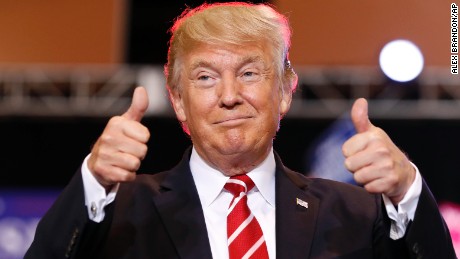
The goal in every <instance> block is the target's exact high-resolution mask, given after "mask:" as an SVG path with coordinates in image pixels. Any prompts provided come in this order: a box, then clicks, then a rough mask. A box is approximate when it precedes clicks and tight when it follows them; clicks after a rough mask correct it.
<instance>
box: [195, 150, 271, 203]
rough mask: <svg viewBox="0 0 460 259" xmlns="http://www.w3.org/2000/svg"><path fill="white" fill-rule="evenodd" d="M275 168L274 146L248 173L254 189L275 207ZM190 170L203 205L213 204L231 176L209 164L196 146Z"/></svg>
mask: <svg viewBox="0 0 460 259" xmlns="http://www.w3.org/2000/svg"><path fill="white" fill-rule="evenodd" d="M275 169H276V163H275V156H274V154H273V148H272V150H271V151H270V152H269V154H268V156H267V157H266V158H265V160H264V161H262V163H260V164H259V165H258V166H257V167H256V168H254V169H253V170H252V171H250V172H249V173H248V174H247V175H248V176H249V177H250V178H251V179H252V181H253V182H254V184H255V186H256V188H254V189H253V190H254V191H257V190H258V191H259V192H260V194H261V195H262V197H264V199H265V200H266V201H267V202H268V203H269V204H270V205H271V206H273V207H275ZM190 170H191V171H192V176H193V180H194V181H195V185H196V188H197V190H198V196H199V197H200V201H201V204H202V205H203V206H209V205H211V204H212V202H213V201H214V200H215V199H216V198H217V196H219V194H220V193H221V192H222V190H223V188H224V185H225V183H226V182H227V180H228V179H229V178H230V177H228V176H226V175H224V174H222V173H221V172H220V171H218V170H216V169H214V168H212V167H211V166H209V165H208V164H207V163H206V162H205V161H204V160H203V159H202V158H201V157H200V156H199V155H198V152H196V150H195V147H194V148H193V149H192V154H191V156H190Z"/></svg>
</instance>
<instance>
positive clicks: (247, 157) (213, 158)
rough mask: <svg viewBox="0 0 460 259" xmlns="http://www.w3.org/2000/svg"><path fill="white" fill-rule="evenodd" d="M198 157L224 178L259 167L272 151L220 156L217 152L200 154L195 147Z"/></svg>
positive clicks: (264, 150) (270, 147)
mask: <svg viewBox="0 0 460 259" xmlns="http://www.w3.org/2000/svg"><path fill="white" fill-rule="evenodd" d="M195 150H196V151H197V153H198V155H199V156H200V157H201V158H202V159H203V160H204V161H205V162H206V163H207V164H208V165H209V166H210V167H212V168H214V169H216V170H218V171H220V172H221V173H222V174H224V175H226V176H233V175H239V174H244V173H248V172H250V171H252V170H253V169H254V168H256V167H257V166H258V165H260V164H261V163H262V162H263V161H264V160H265V158H267V156H268V154H269V153H270V152H271V150H272V146H269V147H267V148H265V149H262V150H259V152H254V151H252V152H250V153H237V154H220V153H218V152H202V150H200V149H199V148H197V147H195Z"/></svg>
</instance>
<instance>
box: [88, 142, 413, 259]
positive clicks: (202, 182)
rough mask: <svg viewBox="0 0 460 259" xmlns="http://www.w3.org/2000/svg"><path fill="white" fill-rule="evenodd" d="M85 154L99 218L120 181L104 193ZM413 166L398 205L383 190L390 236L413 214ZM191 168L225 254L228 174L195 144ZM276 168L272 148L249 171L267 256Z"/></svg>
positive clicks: (93, 213)
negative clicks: (213, 163)
mask: <svg viewBox="0 0 460 259" xmlns="http://www.w3.org/2000/svg"><path fill="white" fill-rule="evenodd" d="M88 157H89V156H88ZM88 157H86V159H85V161H84V162H83V165H82V176H83V185H84V190H85V204H86V206H87V208H88V215H89V218H90V219H91V220H93V221H95V222H101V221H102V220H103V219H104V216H105V215H104V207H105V206H106V205H108V204H110V203H111V202H112V201H113V200H114V199H115V196H116V192H117V190H118V186H119V185H116V186H115V187H114V188H113V189H112V190H111V191H110V192H109V193H108V194H106V191H105V189H104V188H103V187H102V186H101V185H100V184H99V183H98V182H97V180H96V179H95V178H94V176H93V175H92V173H91V172H90V171H89V169H88V166H87V160H88ZM414 168H415V169H416V177H415V180H414V182H413V183H412V185H411V187H410V189H409V190H408V192H407V193H406V195H405V196H404V198H403V200H402V201H401V202H400V203H399V205H398V208H397V209H396V208H395V206H394V205H393V203H392V202H391V201H390V199H389V198H388V197H386V196H385V195H383V194H382V196H383V201H384V203H385V206H386V209H387V213H388V217H389V218H390V219H391V220H392V224H391V230H390V237H391V238H392V239H399V238H401V237H403V236H404V233H405V232H406V228H407V225H408V224H409V221H410V220H413V219H414V216H415V210H416V208H417V203H418V200H419V197H420V193H421V190H422V180H421V176H420V172H419V170H418V168H417V167H416V166H415V165H414ZM190 169H191V171H192V175H193V179H194V181H195V185H196V187H197V190H198V195H199V197H200V201H201V206H202V207H203V213H204V217H205V222H206V228H207V232H208V237H209V242H210V246H211V252H212V255H213V258H228V248H227V223H226V219H227V209H228V206H229V204H230V202H231V200H232V198H233V196H232V194H230V193H229V192H228V191H226V190H225V189H224V185H225V183H226V181H227V180H228V178H229V177H228V176H225V175H223V174H222V173H220V172H219V171H217V170H216V169H214V168H212V167H210V166H209V165H208V164H207V163H206V162H205V161H204V160H203V159H202V158H201V157H200V156H199V155H198V153H197V152H196V151H195V149H194V148H193V150H192V154H191V157H190ZM275 170H276V164H275V158H274V153H273V150H272V151H271V152H270V153H269V155H268V156H267V158H266V159H265V160H264V161H263V162H262V163H261V164H260V165H259V166H258V167H257V168H255V169H254V170H252V171H251V172H249V173H248V176H249V177H250V178H251V179H252V180H253V181H254V183H255V186H256V187H254V188H253V189H252V190H251V191H250V192H249V193H248V206H249V208H250V209H251V211H252V213H253V214H254V216H255V217H256V218H257V220H258V221H259V223H260V225H261V228H262V232H263V233H264V238H265V241H266V243H267V249H268V254H269V256H270V258H276V234H275V222H276V221H275V215H276V214H275V209H276V208H275Z"/></svg>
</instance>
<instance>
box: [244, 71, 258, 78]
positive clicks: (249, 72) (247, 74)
mask: <svg viewBox="0 0 460 259" xmlns="http://www.w3.org/2000/svg"><path fill="white" fill-rule="evenodd" d="M254 75H255V73H254V72H252V71H246V72H244V73H243V76H245V77H250V76H254Z"/></svg>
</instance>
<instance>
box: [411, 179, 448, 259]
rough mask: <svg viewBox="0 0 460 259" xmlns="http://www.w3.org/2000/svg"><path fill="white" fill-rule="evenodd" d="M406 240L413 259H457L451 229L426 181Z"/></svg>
mask: <svg viewBox="0 0 460 259" xmlns="http://www.w3.org/2000/svg"><path fill="white" fill-rule="evenodd" d="M404 240H405V243H406V246H407V249H408V251H409V254H410V256H411V258H446V259H448V258H457V257H456V255H455V250H454V248H453V245H452V239H451V236H450V233H449V229H448V228H447V225H446V223H445V221H444V219H443V217H442V215H441V213H440V212H439V209H438V204H437V203H436V200H435V198H434V196H433V194H432V193H431V191H430V190H429V188H428V186H427V185H426V183H425V181H423V185H422V192H421V194H420V199H419V202H418V204H417V210H416V211H415V217H414V221H413V222H412V223H411V224H410V226H409V228H408V231H407V232H406V235H405V237H404Z"/></svg>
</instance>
